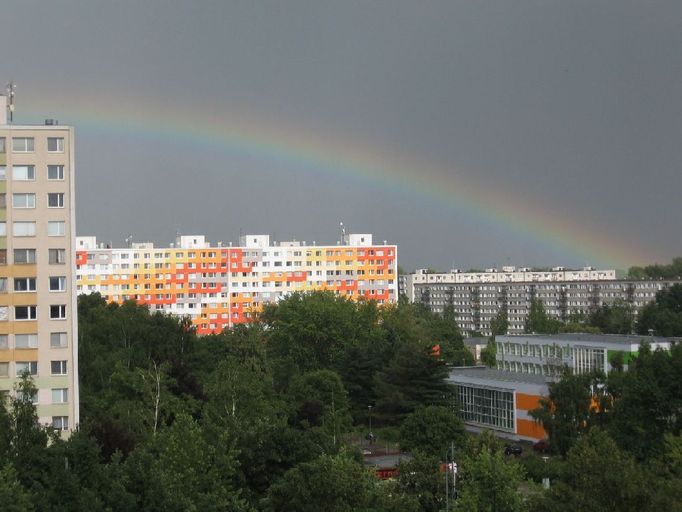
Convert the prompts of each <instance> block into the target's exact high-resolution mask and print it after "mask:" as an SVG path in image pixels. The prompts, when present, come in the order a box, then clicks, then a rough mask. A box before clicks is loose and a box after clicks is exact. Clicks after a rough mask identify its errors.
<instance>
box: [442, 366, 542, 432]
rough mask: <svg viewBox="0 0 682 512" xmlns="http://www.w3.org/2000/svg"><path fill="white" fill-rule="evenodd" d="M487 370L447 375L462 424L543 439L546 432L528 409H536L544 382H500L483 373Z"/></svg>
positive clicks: (475, 428)
mask: <svg viewBox="0 0 682 512" xmlns="http://www.w3.org/2000/svg"><path fill="white" fill-rule="evenodd" d="M484 372H485V374H484ZM479 373H480V377H479V376H477V374H479ZM490 373H491V371H490V370H485V371H480V370H473V371H472V372H470V373H468V374H467V375H458V374H457V373H456V371H455V372H453V373H452V374H451V376H450V381H451V382H452V383H453V384H454V385H455V388H456V390H457V391H456V393H457V399H458V406H459V408H460V415H461V417H462V419H463V420H464V422H465V424H466V425H467V426H468V427H469V428H471V429H473V430H477V431H478V430H483V429H488V430H492V431H494V432H496V433H498V434H500V435H501V436H503V437H508V438H512V439H520V440H525V441H538V440H540V439H545V438H546V437H547V433H546V432H545V430H544V428H542V426H541V425H539V424H538V423H536V422H535V420H534V419H533V418H532V416H531V415H530V411H532V410H533V409H536V408H538V407H539V406H540V398H541V397H542V396H545V395H547V392H548V391H547V386H546V384H532V383H524V382H513V381H500V380H495V379H490V378H487V377H486V376H485V375H486V374H487V375H490ZM492 373H499V374H501V373H502V372H495V371H492Z"/></svg>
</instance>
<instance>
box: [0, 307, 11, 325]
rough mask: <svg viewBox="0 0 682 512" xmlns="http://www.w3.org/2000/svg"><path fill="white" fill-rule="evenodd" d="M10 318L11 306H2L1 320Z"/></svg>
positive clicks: (0, 310)
mask: <svg viewBox="0 0 682 512" xmlns="http://www.w3.org/2000/svg"><path fill="white" fill-rule="evenodd" d="M7 320H9V306H0V321H2V322H6V321H7Z"/></svg>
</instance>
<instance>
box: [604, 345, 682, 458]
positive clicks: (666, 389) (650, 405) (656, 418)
mask: <svg viewBox="0 0 682 512" xmlns="http://www.w3.org/2000/svg"><path fill="white" fill-rule="evenodd" d="M680 376H682V346H681V345H679V344H676V345H674V346H673V347H672V348H671V349H670V350H669V351H666V350H656V351H653V352H652V351H651V348H650V346H649V345H648V344H646V343H643V344H642V345H641V346H640V349H639V354H638V357H637V358H635V359H634V360H632V361H630V364H629V366H628V371H627V372H625V373H624V374H623V377H622V379H621V381H620V393H621V396H620V397H619V399H618V400H616V401H615V406H614V414H613V421H612V422H611V424H610V426H609V433H610V434H611V435H612V436H613V438H614V439H615V440H616V441H617V442H618V444H619V445H620V446H621V447H623V448H624V449H627V450H628V451H630V453H632V454H634V455H635V457H636V458H637V459H639V460H647V459H649V458H651V457H655V456H657V455H659V454H660V453H661V452H662V450H663V447H664V440H665V435H666V434H669V433H670V434H673V435H678V434H679V433H680V432H681V431H682V415H680V413H679V411H680V410H682V384H681V382H682V379H681V377H680Z"/></svg>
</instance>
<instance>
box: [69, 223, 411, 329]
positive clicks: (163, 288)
mask: <svg viewBox="0 0 682 512" xmlns="http://www.w3.org/2000/svg"><path fill="white" fill-rule="evenodd" d="M349 242H353V243H354V244H355V245H334V246H317V245H313V246H310V245H305V244H304V243H303V242H282V243H279V244H274V243H271V242H270V240H269V237H268V236H267V235H246V236H244V237H242V238H241V240H240V246H239V247H215V246H214V247H211V246H210V244H208V243H207V242H206V241H205V239H204V237H190V236H187V237H181V238H180V239H178V243H177V244H174V247H165V248H155V247H154V246H153V245H152V244H149V243H145V244H133V246H132V247H131V248H125V249H122V248H117V249H111V248H103V247H98V246H97V242H96V240H95V239H94V237H79V239H78V242H77V245H78V251H77V260H76V264H77V266H76V268H77V271H76V272H77V283H78V285H77V291H78V293H79V294H84V293H96V292H98V293H101V294H102V295H103V296H104V297H105V298H106V299H107V300H109V301H112V302H119V303H120V302H123V301H125V300H135V301H137V302H138V303H140V304H147V305H148V306H149V307H150V309H152V310H160V311H166V312H169V313H171V314H174V315H178V316H188V317H190V318H191V319H192V323H193V324H194V325H195V326H196V327H197V332H198V333H199V334H210V333H218V332H221V331H222V330H223V329H224V328H226V327H230V326H232V325H235V324H239V323H244V322H249V321H252V320H253V319H254V317H255V315H256V314H257V313H258V312H259V311H261V310H262V308H263V306H264V304H266V303H268V302H274V301H277V300H279V299H281V298H282V297H284V296H286V295H287V294H290V293H292V292H304V291H310V290H331V291H333V292H335V293H336V294H338V295H343V296H345V297H348V298H350V299H353V300H358V299H368V300H376V301H377V302H378V303H379V304H386V303H392V302H395V301H396V300H397V298H398V285H397V247H396V246H395V245H374V244H373V243H372V237H371V235H349Z"/></svg>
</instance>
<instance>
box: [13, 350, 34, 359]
mask: <svg viewBox="0 0 682 512" xmlns="http://www.w3.org/2000/svg"><path fill="white" fill-rule="evenodd" d="M14 360H15V361H37V360H38V349H37V348H17V349H14Z"/></svg>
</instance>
